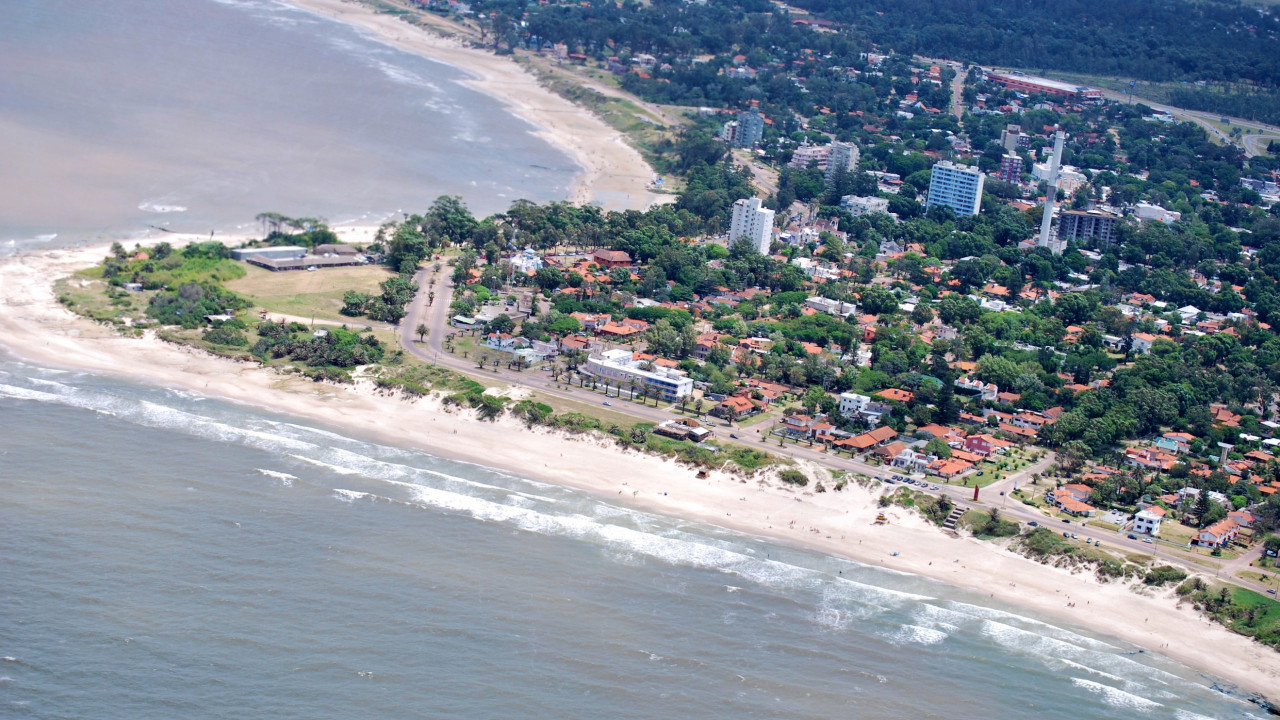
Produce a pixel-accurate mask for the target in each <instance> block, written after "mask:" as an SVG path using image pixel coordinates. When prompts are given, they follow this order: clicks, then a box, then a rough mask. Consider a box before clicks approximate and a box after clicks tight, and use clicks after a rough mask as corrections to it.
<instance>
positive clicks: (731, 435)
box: [729, 433, 738, 440]
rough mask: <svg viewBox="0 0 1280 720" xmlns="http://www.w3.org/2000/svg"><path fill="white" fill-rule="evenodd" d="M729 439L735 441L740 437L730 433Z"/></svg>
mask: <svg viewBox="0 0 1280 720" xmlns="http://www.w3.org/2000/svg"><path fill="white" fill-rule="evenodd" d="M729 437H731V438H733V439H734V440H737V439H738V436H737V435H734V434H733V433H729Z"/></svg>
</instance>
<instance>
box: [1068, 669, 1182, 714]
mask: <svg viewBox="0 0 1280 720" xmlns="http://www.w3.org/2000/svg"><path fill="white" fill-rule="evenodd" d="M1071 684H1072V685H1075V686H1076V687H1078V688H1084V689H1085V690H1088V691H1089V692H1091V693H1093V694H1095V695H1098V696H1100V697H1101V698H1102V700H1103V702H1105V703H1107V704H1108V705H1111V706H1112V707H1118V708H1125V709H1129V710H1154V709H1155V708H1158V707H1164V706H1163V705H1161V704H1160V703H1158V702H1155V701H1154V700H1148V699H1147V698H1144V697H1142V696H1141V695H1134V694H1133V693H1130V692H1125V691H1124V690H1121V689H1120V688H1115V687H1111V686H1110V685H1103V684H1102V683H1098V682H1094V681H1092V680H1085V679H1084V678H1078V677H1073V678H1071Z"/></svg>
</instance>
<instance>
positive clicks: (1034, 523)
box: [1027, 520, 1040, 527]
mask: <svg viewBox="0 0 1280 720" xmlns="http://www.w3.org/2000/svg"><path fill="white" fill-rule="evenodd" d="M1027 524H1028V525H1030V526H1031V527H1040V523H1038V522H1036V521H1035V520H1032V521H1031V522H1029V523H1027Z"/></svg>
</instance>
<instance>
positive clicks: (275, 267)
mask: <svg viewBox="0 0 1280 720" xmlns="http://www.w3.org/2000/svg"><path fill="white" fill-rule="evenodd" d="M358 258H359V256H358V255H325V256H323V257H322V256H319V255H305V256H302V257H295V258H274V257H264V256H262V255H250V256H249V257H247V258H245V259H244V261H245V262H247V263H249V264H250V265H257V266H258V267H262V268H266V269H268V270H271V271H272V272H282V271H285V270H306V269H308V268H313V267H314V268H317V269H318V268H325V267H344V266H348V265H363V264H364V263H363V262H361V261H360V260H359V259H358Z"/></svg>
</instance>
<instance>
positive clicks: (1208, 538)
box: [1196, 518, 1240, 547]
mask: <svg viewBox="0 0 1280 720" xmlns="http://www.w3.org/2000/svg"><path fill="white" fill-rule="evenodd" d="M1238 535H1240V526H1239V525H1237V524H1236V521H1235V520H1232V519H1231V518H1226V519H1223V520H1219V521H1218V522H1216V523H1214V524H1212V525H1210V526H1209V527H1207V528H1205V529H1203V530H1201V531H1200V534H1198V535H1196V544H1197V545H1203V546H1205V547H1225V546H1226V545H1227V544H1228V543H1230V542H1231V541H1232V540H1235V539H1236V537H1237V536H1238Z"/></svg>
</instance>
